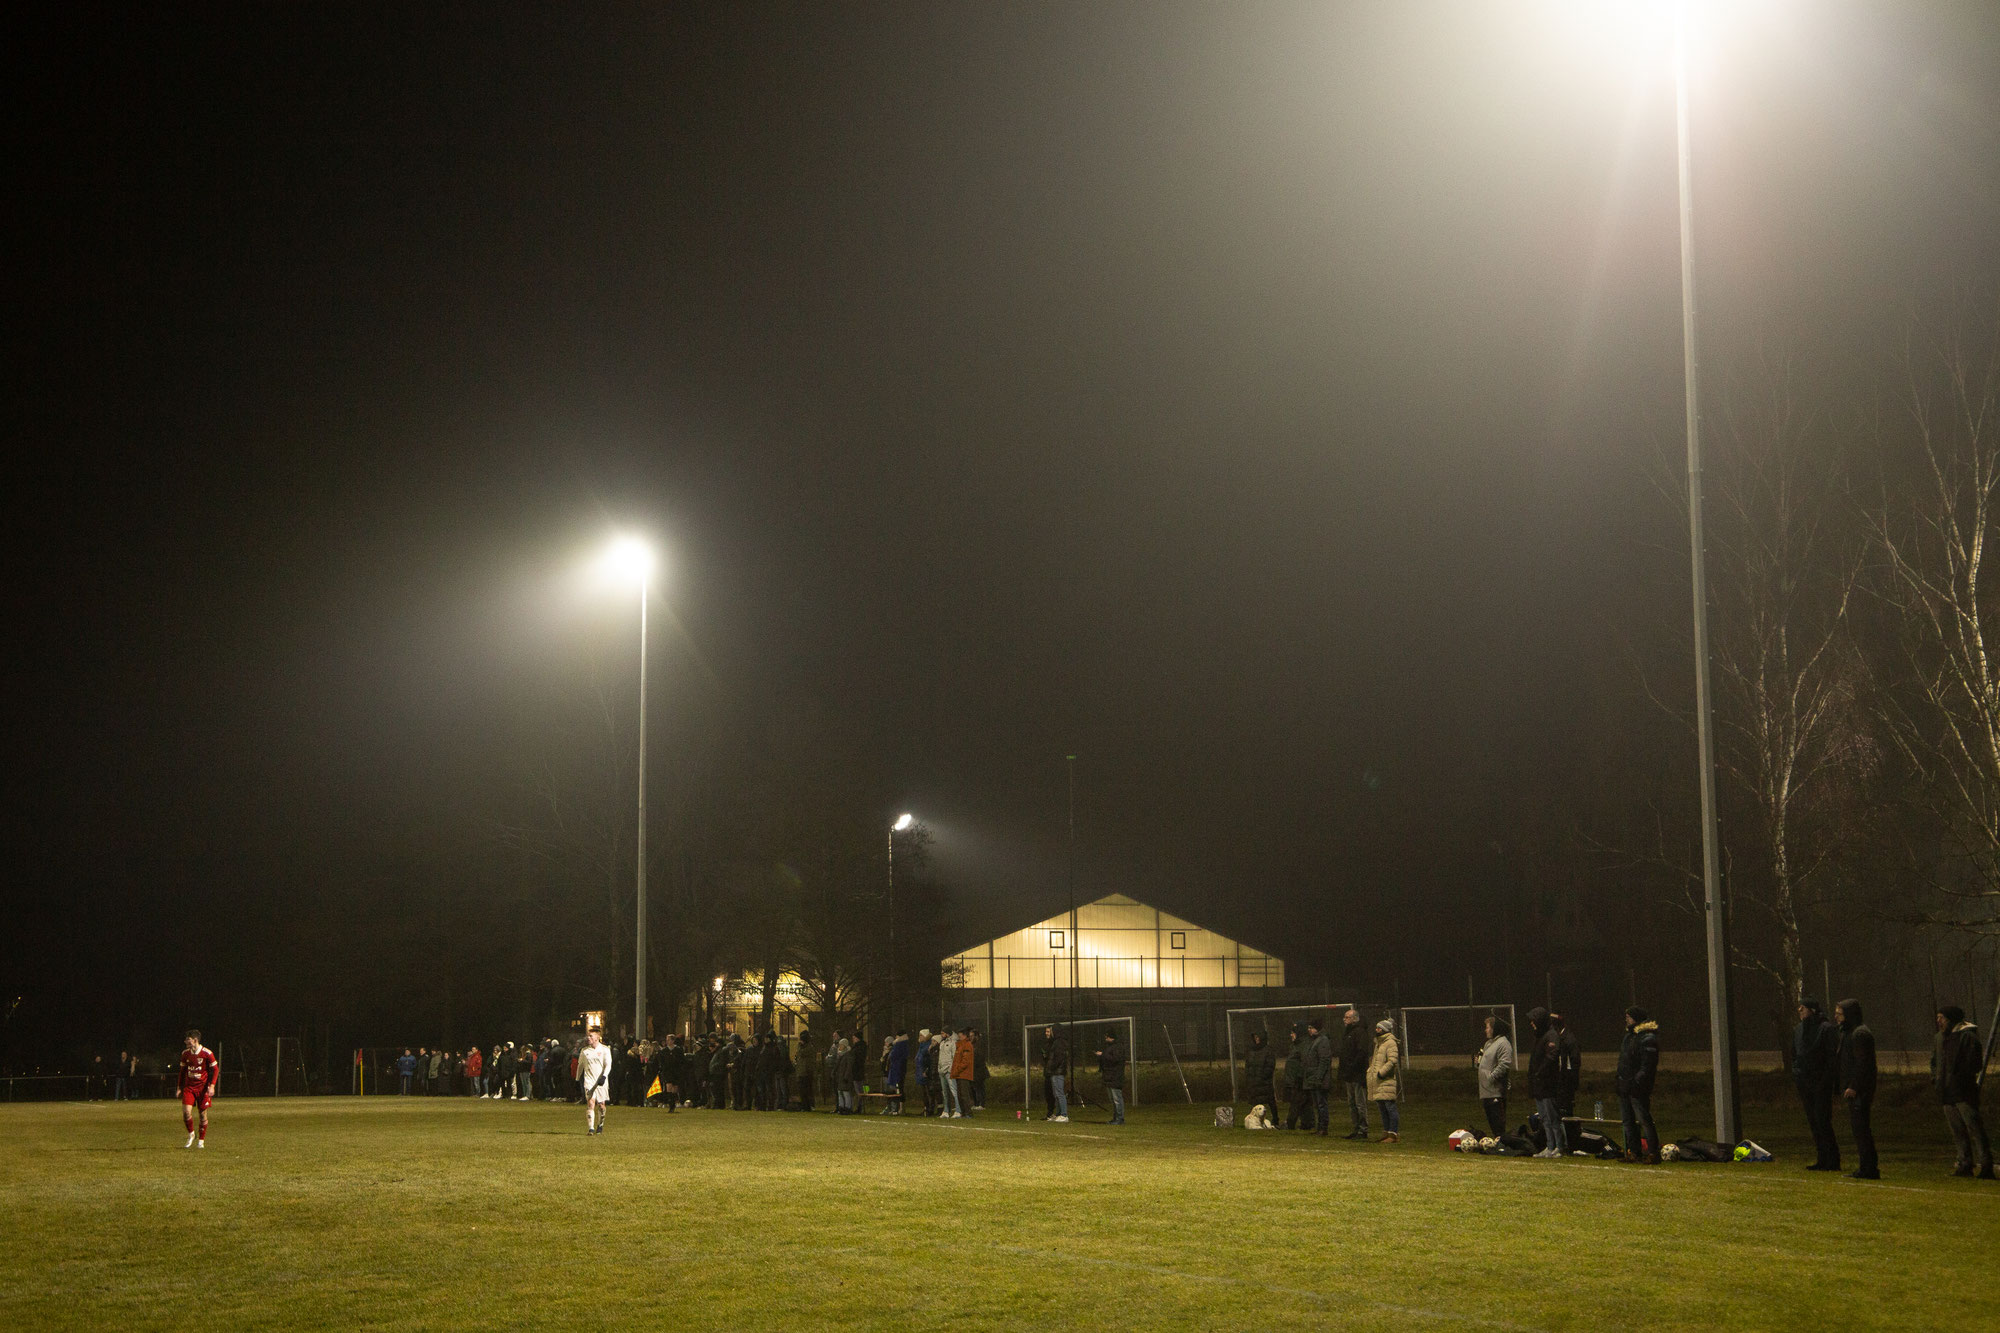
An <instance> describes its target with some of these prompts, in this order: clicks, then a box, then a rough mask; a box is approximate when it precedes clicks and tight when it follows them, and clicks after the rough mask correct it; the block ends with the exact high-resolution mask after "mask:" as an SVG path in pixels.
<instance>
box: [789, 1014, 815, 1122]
mask: <svg viewBox="0 0 2000 1333" xmlns="http://www.w3.org/2000/svg"><path fill="white" fill-rule="evenodd" d="M818 1059H819V1050H818V1048H817V1047H815V1046H814V1045H813V1035H812V1029H811V1028H809V1027H807V1028H800V1029H799V1053H798V1058H797V1060H796V1061H795V1063H794V1070H795V1073H794V1077H795V1078H796V1079H797V1080H798V1085H799V1109H800V1110H801V1111H810V1110H812V1109H813V1065H814V1063H815V1062H816V1061H818Z"/></svg>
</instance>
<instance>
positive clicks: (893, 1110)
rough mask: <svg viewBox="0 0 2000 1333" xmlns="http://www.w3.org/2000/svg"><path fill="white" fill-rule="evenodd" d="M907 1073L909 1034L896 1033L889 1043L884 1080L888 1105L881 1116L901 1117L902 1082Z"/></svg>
mask: <svg viewBox="0 0 2000 1333" xmlns="http://www.w3.org/2000/svg"><path fill="white" fill-rule="evenodd" d="M909 1072H910V1034H909V1033H907V1032H898V1033H897V1034H896V1037H895V1040H893V1041H891V1042H890V1043H889V1068H888V1071H887V1080H886V1081H887V1083H888V1090H889V1104H888V1106H886V1107H884V1108H883V1110H882V1114H883V1115H901V1114H902V1113H903V1080H904V1079H905V1078H906V1077H908V1075H909Z"/></svg>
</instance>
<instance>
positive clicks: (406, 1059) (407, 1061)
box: [396, 1046, 417, 1097]
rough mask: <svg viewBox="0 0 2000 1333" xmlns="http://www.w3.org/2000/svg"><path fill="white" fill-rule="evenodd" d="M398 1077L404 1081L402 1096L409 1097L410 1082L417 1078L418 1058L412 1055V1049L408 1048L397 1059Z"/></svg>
mask: <svg viewBox="0 0 2000 1333" xmlns="http://www.w3.org/2000/svg"><path fill="white" fill-rule="evenodd" d="M396 1076H397V1077H398V1078H400V1079H401V1080H402V1084H403V1086H402V1092H401V1095H402V1096H404V1097H407V1096H409V1095H410V1080H411V1079H413V1078H415V1077H416V1076H417V1057H416V1056H414V1055H412V1054H410V1048H409V1047H407V1046H405V1047H404V1048H403V1053H402V1054H401V1055H399V1056H397V1057H396Z"/></svg>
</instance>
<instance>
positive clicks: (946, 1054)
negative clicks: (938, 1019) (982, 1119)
mask: <svg viewBox="0 0 2000 1333" xmlns="http://www.w3.org/2000/svg"><path fill="white" fill-rule="evenodd" d="M957 1070H958V1034H957V1033H956V1032H954V1031H952V1030H951V1029H950V1028H946V1029H945V1030H944V1033H943V1035H942V1036H940V1037H939V1038H938V1074H939V1075H940V1077H941V1078H942V1079H943V1084H942V1091H943V1093H944V1116H945V1118H946V1119H948V1120H956V1119H958V1115H959V1105H958V1078H957Z"/></svg>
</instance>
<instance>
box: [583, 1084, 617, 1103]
mask: <svg viewBox="0 0 2000 1333" xmlns="http://www.w3.org/2000/svg"><path fill="white" fill-rule="evenodd" d="M583 1100H584V1101H585V1102H587V1103H588V1102H595V1103H596V1104H597V1105H599V1106H603V1105H604V1104H605V1103H607V1102H609V1101H610V1100H611V1089H609V1088H599V1089H597V1090H596V1091H595V1092H591V1093H586V1094H585V1095H584V1099H583Z"/></svg>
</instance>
